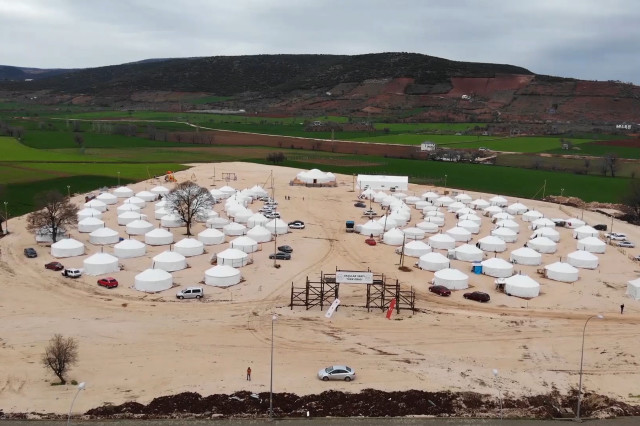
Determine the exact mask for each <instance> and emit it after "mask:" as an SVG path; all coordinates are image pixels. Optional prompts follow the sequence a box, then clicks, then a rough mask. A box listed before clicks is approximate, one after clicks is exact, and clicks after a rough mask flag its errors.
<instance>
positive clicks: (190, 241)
mask: <svg viewBox="0 0 640 426" xmlns="http://www.w3.org/2000/svg"><path fill="white" fill-rule="evenodd" d="M173 250H174V251H176V252H177V253H180V254H181V255H183V256H184V257H191V256H199V255H201V254H202V253H204V244H203V243H202V242H201V241H198V240H196V239H195V238H183V239H181V240H180V241H178V242H177V243H175V245H174V246H173Z"/></svg>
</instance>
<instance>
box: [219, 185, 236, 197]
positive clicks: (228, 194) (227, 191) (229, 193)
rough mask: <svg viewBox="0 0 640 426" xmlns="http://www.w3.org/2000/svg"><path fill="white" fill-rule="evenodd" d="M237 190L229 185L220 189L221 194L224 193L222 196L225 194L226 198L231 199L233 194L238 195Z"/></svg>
mask: <svg viewBox="0 0 640 426" xmlns="http://www.w3.org/2000/svg"><path fill="white" fill-rule="evenodd" d="M236 191H237V190H236V189H235V188H233V187H231V186H229V185H225V186H223V187H221V188H220V192H222V194H224V197H225V198H229V197H231V196H232V195H233V194H235V193H236Z"/></svg>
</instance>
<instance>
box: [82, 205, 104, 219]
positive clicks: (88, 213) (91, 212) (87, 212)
mask: <svg viewBox="0 0 640 426" xmlns="http://www.w3.org/2000/svg"><path fill="white" fill-rule="evenodd" d="M88 217H95V218H97V219H102V212H101V211H100V210H96V209H92V208H91V207H85V208H84V209H82V210H80V211H78V220H82V219H86V218H88Z"/></svg>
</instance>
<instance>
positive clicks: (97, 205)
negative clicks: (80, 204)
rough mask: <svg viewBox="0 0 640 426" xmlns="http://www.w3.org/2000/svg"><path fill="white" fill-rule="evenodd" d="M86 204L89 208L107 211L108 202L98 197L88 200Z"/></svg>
mask: <svg viewBox="0 0 640 426" xmlns="http://www.w3.org/2000/svg"><path fill="white" fill-rule="evenodd" d="M84 206H85V207H86V208H89V209H96V210H98V211H99V212H103V213H104V212H106V211H107V204H106V203H104V202H102V201H100V200H98V199H97V198H94V199H93V200H90V201H87V202H86V203H84Z"/></svg>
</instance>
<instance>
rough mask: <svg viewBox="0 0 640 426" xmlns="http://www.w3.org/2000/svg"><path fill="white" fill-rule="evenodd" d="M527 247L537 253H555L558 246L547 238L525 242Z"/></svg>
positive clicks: (537, 238)
mask: <svg viewBox="0 0 640 426" xmlns="http://www.w3.org/2000/svg"><path fill="white" fill-rule="evenodd" d="M527 247H530V248H532V249H534V250H535V251H537V252H539V253H555V252H556V250H557V249H558V245H557V244H556V243H554V242H553V241H551V240H550V239H548V238H547V237H536V238H534V239H533V240H529V241H528V242H527Z"/></svg>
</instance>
